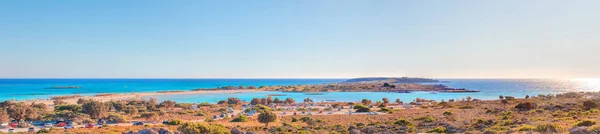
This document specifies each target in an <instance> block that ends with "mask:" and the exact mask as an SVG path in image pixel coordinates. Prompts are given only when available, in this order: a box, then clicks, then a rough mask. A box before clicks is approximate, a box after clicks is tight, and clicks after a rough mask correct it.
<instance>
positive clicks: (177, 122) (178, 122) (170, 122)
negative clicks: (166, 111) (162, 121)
mask: <svg viewBox="0 0 600 134" xmlns="http://www.w3.org/2000/svg"><path fill="white" fill-rule="evenodd" d="M181 124H183V121H181V120H177V119H175V120H171V121H169V122H168V123H167V125H181Z"/></svg>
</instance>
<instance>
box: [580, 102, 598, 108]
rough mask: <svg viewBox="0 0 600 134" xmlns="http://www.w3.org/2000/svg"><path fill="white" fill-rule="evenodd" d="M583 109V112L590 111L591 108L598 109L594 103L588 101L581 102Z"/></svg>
mask: <svg viewBox="0 0 600 134" xmlns="http://www.w3.org/2000/svg"><path fill="white" fill-rule="evenodd" d="M583 108H584V109H585V110H590V109H592V108H598V104H596V102H593V101H589V100H588V101H584V102H583Z"/></svg>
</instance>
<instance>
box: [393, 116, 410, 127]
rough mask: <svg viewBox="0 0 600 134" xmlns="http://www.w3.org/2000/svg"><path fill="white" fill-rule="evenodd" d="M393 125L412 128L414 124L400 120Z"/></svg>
mask: <svg viewBox="0 0 600 134" xmlns="http://www.w3.org/2000/svg"><path fill="white" fill-rule="evenodd" d="M394 124H396V125H399V126H413V125H414V124H413V123H412V122H410V121H408V120H406V119H403V118H400V119H398V120H396V122H394Z"/></svg>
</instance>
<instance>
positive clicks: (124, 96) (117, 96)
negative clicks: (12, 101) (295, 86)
mask: <svg viewBox="0 0 600 134" xmlns="http://www.w3.org/2000/svg"><path fill="white" fill-rule="evenodd" d="M239 92H241V93H248V92H261V90H252V89H241V90H190V91H183V92H161V91H159V92H140V93H133V94H132V93H110V94H95V95H91V96H76V97H72V98H67V99H61V100H62V101H64V102H66V103H68V104H77V100H79V99H80V98H81V99H92V100H96V101H100V102H107V101H116V100H130V99H142V98H143V97H147V96H155V95H182V94H186V95H190V94H211V93H239ZM72 95H76V94H72ZM72 95H68V96H72ZM53 97H61V96H53ZM54 100H55V99H52V97H49V98H47V99H34V100H19V101H18V102H25V103H43V104H46V105H50V106H54Z"/></svg>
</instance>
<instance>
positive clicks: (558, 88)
mask: <svg viewBox="0 0 600 134" xmlns="http://www.w3.org/2000/svg"><path fill="white" fill-rule="evenodd" d="M344 80H346V79H0V101H4V100H13V99H14V100H32V99H47V98H49V97H51V96H62V95H72V94H78V95H82V96H89V95H95V94H104V93H132V92H136V93H138V92H156V91H173V90H183V91H186V90H194V89H205V88H215V87H223V86H257V87H259V86H275V85H302V84H331V83H340V82H343V81H344ZM439 80H440V82H439V83H423V84H443V85H447V86H449V87H453V88H466V89H470V90H478V91H480V92H473V93H441V92H440V93H438V92H411V93H389V92H323V93H317V94H315V93H288V92H286V93H283V92H234V93H207V94H185V95H183V94H179V95H156V96H147V97H145V99H150V98H156V99H158V100H159V101H164V100H172V101H177V102H185V103H202V102H208V103H216V102H218V101H219V100H225V99H227V98H229V97H237V98H240V99H242V100H243V101H250V100H251V99H252V98H261V97H266V96H272V97H274V98H280V99H285V98H293V99H296V100H303V99H305V98H310V99H313V100H315V101H344V102H353V101H360V100H362V99H370V100H373V101H377V100H381V99H382V98H388V99H389V100H395V99H401V100H402V101H405V102H410V101H413V100H414V99H416V98H424V99H433V100H438V101H440V100H449V99H461V98H465V97H467V96H470V97H472V98H475V99H481V100H492V99H498V97H499V96H500V95H503V96H514V97H518V98H522V97H525V96H526V95H529V96H537V95H539V94H544V95H547V94H558V93H564V92H598V91H600V79H439ZM60 86H77V87H79V88H53V87H60Z"/></svg>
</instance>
